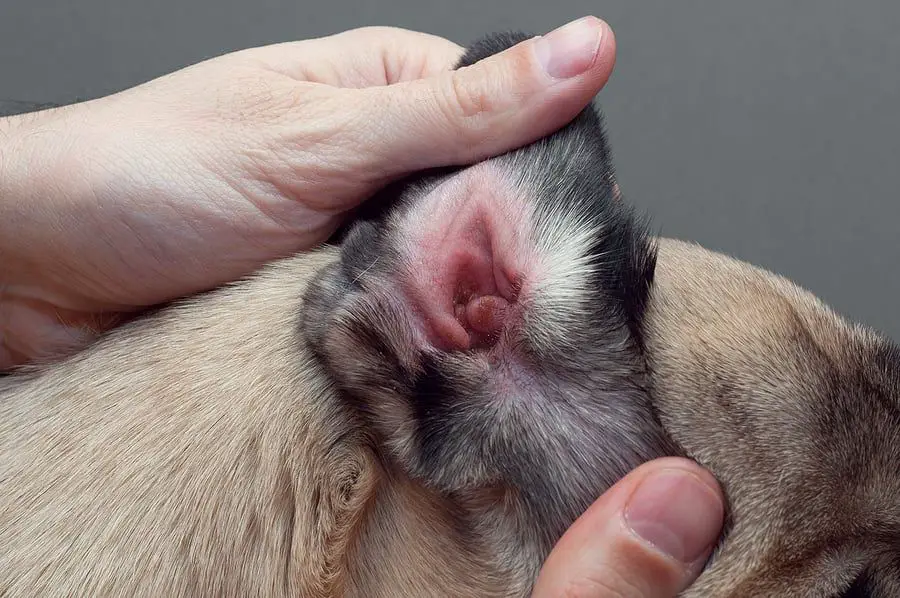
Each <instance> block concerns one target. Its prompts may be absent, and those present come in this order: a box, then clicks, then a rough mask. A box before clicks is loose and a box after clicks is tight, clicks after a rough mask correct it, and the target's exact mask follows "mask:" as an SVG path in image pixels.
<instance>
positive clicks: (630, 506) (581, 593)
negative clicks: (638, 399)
mask: <svg viewBox="0 0 900 598" xmlns="http://www.w3.org/2000/svg"><path fill="white" fill-rule="evenodd" d="M723 513H724V507H723V500H722V495H721V491H720V490H719V486H718V484H717V483H716V481H715V480H714V479H713V477H712V476H711V475H710V474H709V473H707V472H705V471H704V470H702V469H701V468H700V467H699V466H698V465H696V464H694V463H693V462H691V461H687V460H685V459H675V458H666V459H659V460H657V461H652V462H650V463H647V464H645V465H643V466H641V467H639V468H638V469H636V470H635V471H633V472H632V473H631V474H629V475H628V476H627V477H625V478H623V479H622V480H621V481H620V482H619V483H618V484H616V485H615V486H614V487H613V488H611V489H610V490H609V491H608V492H607V493H606V494H604V495H603V496H602V497H601V498H600V499H599V500H597V502H595V503H594V504H593V505H592V506H591V507H590V508H589V509H588V510H587V511H586V512H585V513H584V515H582V516H581V517H580V518H579V519H578V520H577V521H576V522H575V523H574V524H573V525H572V527H571V528H569V530H568V531H567V532H566V533H565V535H563V537H562V538H561V539H560V541H559V542H558V543H557V545H556V547H555V548H554V549H553V552H551V553H550V556H549V558H548V559H547V562H546V563H545V564H544V568H543V570H542V571H541V574H540V576H539V578H538V581H537V584H536V585H535V589H534V593H533V594H532V598H558V597H560V596H572V597H574V596H577V597H578V598H674V597H675V596H676V595H678V593H680V592H681V591H683V590H684V589H685V588H686V587H687V586H689V585H690V584H691V583H692V582H693V581H694V579H695V578H696V577H697V576H698V575H699V573H700V571H701V570H702V569H703V566H704V564H705V563H706V560H707V559H708V558H709V555H710V553H711V552H712V548H713V546H714V545H715V543H716V540H717V539H718V536H719V534H720V532H721V528H722V523H723V516H724V515H723Z"/></svg>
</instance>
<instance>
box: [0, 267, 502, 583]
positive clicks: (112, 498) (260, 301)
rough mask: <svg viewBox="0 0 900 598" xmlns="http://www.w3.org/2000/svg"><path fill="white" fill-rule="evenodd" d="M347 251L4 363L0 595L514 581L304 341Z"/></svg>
mask: <svg viewBox="0 0 900 598" xmlns="http://www.w3.org/2000/svg"><path fill="white" fill-rule="evenodd" d="M332 259H334V254H333V253H332V252H323V253H319V254H309V255H304V256H300V257H299V258H294V259H292V260H288V261H286V262H283V263H281V264H278V265H276V266H274V267H272V268H270V269H268V270H266V272H265V273H264V274H263V275H261V276H260V277H258V278H257V279H256V280H254V281H253V282H252V283H251V284H250V285H249V286H236V287H234V290H230V289H225V290H222V291H220V292H216V293H213V294H211V295H209V296H207V297H205V298H202V299H200V300H198V301H195V302H189V303H188V304H186V305H185V306H183V307H181V308H179V309H178V310H177V311H174V312H169V313H164V314H163V315H162V316H161V317H160V318H159V319H152V320H151V321H149V322H147V323H146V325H147V326H151V325H152V326H153V327H154V328H155V329H156V331H155V332H154V333H153V334H142V328H141V326H142V325H141V324H139V325H137V326H134V327H127V328H125V329H123V330H121V331H119V332H117V333H116V334H114V335H112V336H111V337H109V338H108V339H106V340H105V341H103V342H102V343H101V344H100V345H98V346H96V347H94V348H93V349H91V350H89V351H87V352H86V354H85V355H84V356H83V357H80V358H78V359H75V360H73V361H70V362H67V363H64V364H62V365H59V366H57V367H55V368H52V369H50V370H48V372H47V373H45V374H44V375H41V376H36V377H35V378H34V380H33V381H31V382H30V383H27V384H25V385H23V386H21V387H20V388H19V389H18V390H17V392H16V394H15V395H14V396H10V395H9V394H8V393H7V394H6V395H5V396H4V393H3V381H2V379H0V595H2V596H10V597H12V596H41V597H47V598H49V597H51V596H147V597H160V596H166V597H173V598H174V597H177V596H222V597H225V596H266V597H277V596H285V597H291V598H296V597H298V596H299V597H309V598H317V597H326V596H336V595H345V596H358V597H360V598H378V597H384V598H389V597H390V598H394V597H396V598H404V597H409V598H413V597H419V596H429V595H451V596H452V595H454V594H453V592H454V588H457V589H459V591H460V592H461V593H459V594H456V595H458V596H471V595H472V593H471V592H473V591H474V592H475V593H476V594H477V595H479V596H501V595H505V591H498V590H494V591H492V590H491V589H490V588H505V587H507V586H508V584H507V583H500V582H498V580H497V579H492V576H494V575H495V572H494V571H493V567H492V566H491V564H490V563H489V562H488V559H487V558H486V555H480V554H478V549H477V547H473V546H470V545H462V544H461V543H460V542H459V541H458V540H457V539H456V538H455V536H454V532H453V530H452V529H451V524H450V522H449V521H448V520H447V517H446V515H445V510H444V509H443V508H442V505H441V502H440V499H438V498H437V497H435V496H433V495H431V494H429V493H428V492H426V491H424V490H422V489H421V488H418V487H416V486H414V485H413V484H411V483H410V482H409V481H408V480H405V479H402V478H399V479H398V478H397V477H396V476H397V474H396V472H392V471H389V470H387V469H385V468H384V465H382V464H381V463H379V460H378V458H377V457H376V455H375V454H374V453H373V452H372V450H371V449H370V447H369V444H368V442H367V440H366V438H365V435H364V434H361V433H360V432H359V430H358V429H357V427H356V426H355V425H354V424H353V422H352V420H351V418H350V417H349V415H348V414H347V413H344V412H342V411H340V410H339V409H338V408H337V403H336V401H334V400H333V392H334V391H333V389H331V388H330V386H329V384H328V381H327V378H326V377H325V376H324V375H323V374H322V373H320V372H319V371H318V369H317V366H316V365H315V364H314V363H313V362H312V361H311V360H310V358H309V356H308V354H307V352H306V351H305V349H304V348H303V346H302V345H301V344H299V342H298V339H297V334H296V322H295V320H296V317H297V313H298V312H299V309H300V307H301V306H300V295H301V293H302V291H303V289H304V288H305V285H306V283H307V281H308V278H309V276H310V275H311V274H313V273H314V272H316V271H317V270H318V269H319V268H320V267H321V265H323V264H324V263H325V262H327V261H328V260H332ZM36 414H40V415H41V417H39V418H38V417H35V415H36ZM388 555H390V557H389V558H388ZM350 563H353V566H350ZM376 563H377V566H374V565H375V564H376ZM451 565H452V566H451ZM481 586H483V589H482V587H481Z"/></svg>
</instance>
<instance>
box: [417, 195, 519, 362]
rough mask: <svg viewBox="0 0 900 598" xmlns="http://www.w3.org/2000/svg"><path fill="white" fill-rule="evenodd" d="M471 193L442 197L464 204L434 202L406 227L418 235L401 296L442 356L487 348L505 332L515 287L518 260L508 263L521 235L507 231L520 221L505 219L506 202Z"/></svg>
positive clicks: (517, 284)
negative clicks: (409, 302) (416, 312)
mask: <svg viewBox="0 0 900 598" xmlns="http://www.w3.org/2000/svg"><path fill="white" fill-rule="evenodd" d="M475 186H476V185H471V184H465V185H455V186H453V187H452V188H451V189H452V190H448V189H445V190H443V192H444V193H447V192H448V191H450V192H451V193H452V192H453V191H457V192H463V193H465V197H462V198H459V197H457V198H456V199H457V200H458V201H452V202H451V201H438V202H436V203H437V205H436V206H435V208H436V209H435V210H434V211H426V210H423V211H422V212H420V214H422V215H423V216H417V217H416V218H414V219H411V221H410V222H407V223H406V225H407V226H409V227H410V228H409V229H410V230H411V231H412V230H415V229H418V232H417V234H416V233H414V234H413V239H414V241H413V244H412V245H411V246H410V249H411V254H410V255H409V257H410V259H411V264H410V266H411V267H410V278H408V279H407V280H406V281H405V283H406V284H405V285H404V286H405V287H406V288H405V290H406V291H407V292H408V296H409V297H410V298H411V299H412V300H413V302H414V303H415V304H416V306H417V307H418V308H419V310H420V313H421V315H422V316H423V319H424V322H423V324H424V328H425V333H426V335H427V337H428V340H429V342H431V343H432V344H433V345H434V346H435V347H436V348H438V349H442V350H445V351H464V350H467V349H470V348H472V347H473V346H485V345H490V344H492V342H493V341H494V340H496V338H497V336H498V335H499V333H500V332H501V331H502V330H503V328H504V327H505V326H506V325H507V324H508V319H509V318H508V315H509V313H510V309H509V306H510V304H511V303H514V302H515V301H516V299H517V296H518V291H519V288H520V286H521V278H522V276H521V274H520V273H519V268H517V267H516V266H515V264H516V263H521V256H516V258H517V259H514V255H515V253H516V252H515V251H514V247H513V242H512V240H513V239H514V238H515V237H517V236H518V233H520V232H521V231H515V230H513V228H514V224H513V223H516V222H518V223H521V222H524V221H525V220H526V219H524V218H522V217H521V215H520V216H519V217H516V218H510V214H506V213H505V212H506V211H507V209H505V208H509V202H502V201H500V200H499V199H498V198H497V197H496V193H478V192H477V189H473V187H475ZM440 192H441V191H440V190H437V191H436V193H440ZM447 205H452V210H454V211H455V213H451V212H450V210H447V209H446V206H447ZM420 219H421V221H419V222H416V220H420Z"/></svg>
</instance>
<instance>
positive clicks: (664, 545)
mask: <svg viewBox="0 0 900 598" xmlns="http://www.w3.org/2000/svg"><path fill="white" fill-rule="evenodd" d="M723 517H724V506H723V505H722V500H721V499H720V498H719V495H718V493H717V492H716V491H715V490H714V489H713V488H711V487H710V486H709V485H708V484H707V483H706V482H704V481H703V480H702V479H700V478H699V477H697V476H696V475H694V474H692V473H690V472H688V471H685V470H679V469H668V470H662V471H659V472H657V473H654V474H651V475H650V476H648V477H647V478H646V479H645V480H644V481H642V482H641V484H640V486H638V488H637V490H635V491H634V493H633V494H632V495H631V498H630V499H629V501H628V504H627V505H626V506H625V521H626V523H627V524H628V526H629V527H630V528H631V530H632V531H633V532H634V533H635V534H636V535H637V536H638V537H640V538H642V539H643V540H644V541H646V542H649V543H650V544H652V545H653V546H654V547H656V549H657V550H659V551H661V552H663V553H665V554H667V555H668V556H670V557H672V558H673V559H675V560H677V561H679V562H681V563H684V564H685V565H691V564H693V563H695V562H696V561H697V560H698V559H699V558H701V557H703V556H704V555H705V554H706V553H707V552H708V551H709V549H710V548H712V546H713V544H714V543H715V542H716V540H717V539H718V537H719V533H720V531H721V528H722V520H723Z"/></svg>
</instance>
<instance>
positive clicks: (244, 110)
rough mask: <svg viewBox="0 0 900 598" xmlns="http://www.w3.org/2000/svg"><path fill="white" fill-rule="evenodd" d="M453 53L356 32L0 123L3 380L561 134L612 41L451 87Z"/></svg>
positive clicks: (404, 38) (578, 31)
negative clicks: (374, 208)
mask: <svg viewBox="0 0 900 598" xmlns="http://www.w3.org/2000/svg"><path fill="white" fill-rule="evenodd" d="M461 53H462V48H461V47H460V46H457V45H456V44H454V43H452V42H449V41H447V40H445V39H442V38H439V37H435V36H431V35H426V34H422V33H415V32H411V31H406V30H401V29H392V28H364V29H356V30H352V31H348V32H345V33H340V34H337V35H333V36H330V37H325V38H321V39H312V40H305V41H297V42H289V43H283V44H277V45H272V46H266V47H261V48H254V49H249V50H243V51H239V52H235V53H232V54H228V55H225V56H221V57H218V58H214V59H212V60H209V61H206V62H202V63H199V64H197V65H194V66H191V67H188V68H185V69H182V70H180V71H177V72H175V73H172V74H170V75H167V76H164V77H161V78H159V79H156V80H153V81H150V82H148V83H146V84H144V85H140V86H138V87H135V88H133V89H129V90H126V91H123V92H121V93H118V94H114V95H111V96H108V97H104V98H100V99H97V100H93V101H89V102H85V103H82V104H77V105H72V106H67V107H64V108H59V109H51V110H46V111H42V112H38V113H34V114H28V115H23V116H16V117H12V118H7V119H3V120H0V263H2V264H3V268H2V270H0V369H8V368H10V367H12V366H14V365H17V364H22V363H26V362H29V361H34V360H41V359H47V358H49V357H52V356H59V355H64V354H67V353H71V352H72V351H75V350H77V349H78V348H79V347H82V346H84V345H85V344H86V343H87V342H89V341H90V340H91V339H92V338H94V337H95V336H96V334H97V333H98V332H100V331H102V330H104V329H106V328H108V327H110V326H112V325H114V324H116V323H117V322H118V321H120V320H121V319H122V316H123V315H126V314H129V313H132V312H135V311H137V310H140V309H142V308H145V307H148V306H153V305H156V304H160V303H164V302H167V301H170V300H172V299H175V298H178V297H182V296H187V295H191V294H194V293H197V292H201V291H204V290H207V289H210V288H214V287H216V286H218V285H220V284H222V283H225V282H228V281H231V280H234V279H237V278H239V277H241V276H244V275H246V274H248V273H250V272H252V271H254V270H256V269H257V268H259V267H260V266H261V265H263V264H264V263H266V262H269V261H272V260H273V259H277V258H280V257H284V256H287V255H289V254H291V253H295V252H297V251H299V250H303V249H308V248H311V247H313V246H315V245H317V244H318V243H320V242H322V241H323V240H325V239H326V238H327V237H328V236H329V234H330V233H332V232H333V231H334V230H335V229H336V228H337V227H338V226H339V224H340V223H341V222H342V221H343V220H344V219H345V218H347V216H348V214H350V213H351V212H352V210H353V209H354V208H355V207H356V206H357V205H359V204H360V203H361V202H362V201H364V200H365V199H366V198H367V197H369V196H370V195H371V194H372V193H373V192H375V191H376V190H377V189H379V188H380V187H382V186H384V185H385V184H386V183H387V182H389V181H391V180H394V179H397V178H399V177H402V176H403V175H405V174H408V173H409V172H412V171H416V170H420V169H423V168H429V167H434V166H442V165H456V164H466V163H471V162H475V161H478V160H481V159H484V158H487V157H489V156H492V155H496V154H499V153H502V152H505V151H507V150H510V149H513V148H515V147H518V146H521V145H524V144H526V143H529V142H531V141H534V140H536V139H538V138H540V137H542V136H544V135H546V134H548V133H550V132H552V131H554V130H556V129H558V128H559V127H561V126H562V125H564V124H565V123H566V122H568V121H569V120H571V118H572V117H574V116H575V114H577V113H578V111H580V110H581V109H582V108H583V107H584V106H585V105H586V104H587V103H588V102H589V101H590V100H591V98H592V97H593V96H594V95H595V94H596V93H597V92H598V91H599V90H600V88H601V87H602V86H603V85H604V84H605V82H606V80H607V79H608V77H609V75H610V73H611V71H612V68H613V64H614V61H615V39H614V36H613V34H612V31H611V30H610V29H609V27H608V26H607V25H606V24H605V23H603V22H602V21H600V20H598V19H596V18H593V17H589V18H585V19H581V20H579V21H576V22H574V23H572V24H570V25H569V26H568V27H565V28H562V29H561V30H558V31H556V32H554V33H551V34H548V35H545V36H543V37H539V38H535V39H532V40H529V41H527V42H524V43H522V44H520V45H519V46H517V47H515V48H512V49H511V50H509V51H508V52H505V53H503V54H502V55H498V56H494V57H491V58H490V59H487V60H484V61H482V62H481V63H479V64H476V65H474V66H472V67H469V68H466V69H461V70H458V71H454V70H452V67H453V65H454V64H455V62H456V61H457V60H458V58H459V56H460V55H461Z"/></svg>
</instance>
